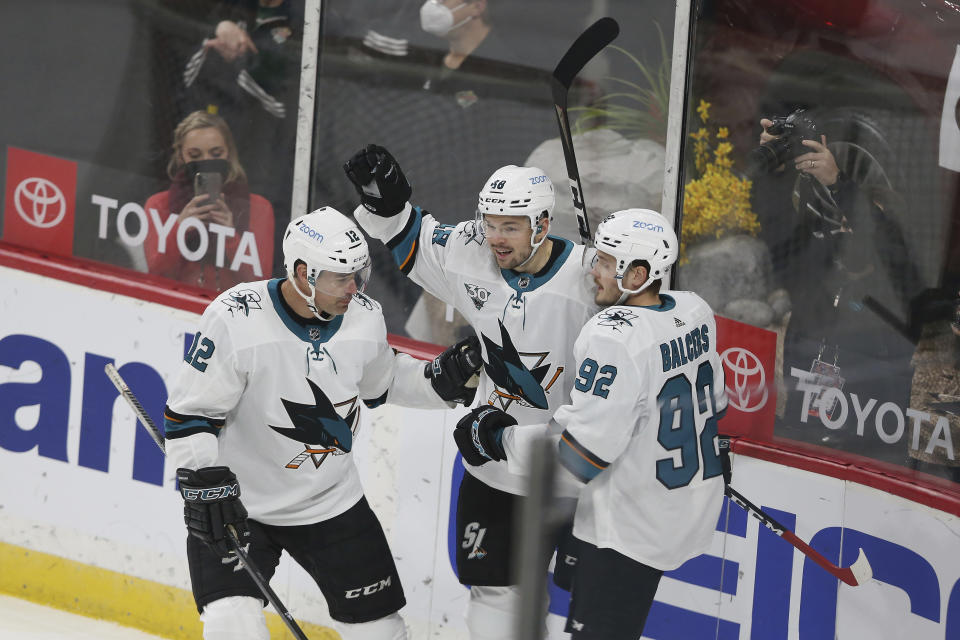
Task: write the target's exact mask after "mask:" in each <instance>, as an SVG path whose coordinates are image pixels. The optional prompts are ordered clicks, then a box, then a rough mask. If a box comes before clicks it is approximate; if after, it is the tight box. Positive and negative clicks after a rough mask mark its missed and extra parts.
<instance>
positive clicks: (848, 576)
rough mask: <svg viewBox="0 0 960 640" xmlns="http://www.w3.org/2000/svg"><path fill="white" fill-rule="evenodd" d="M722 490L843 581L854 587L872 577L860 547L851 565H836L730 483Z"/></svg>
mask: <svg viewBox="0 0 960 640" xmlns="http://www.w3.org/2000/svg"><path fill="white" fill-rule="evenodd" d="M724 491H725V493H726V494H727V497H729V498H730V500H732V501H733V502H735V503H737V504H738V505H740V506H741V507H742V508H743V509H744V511H746V512H747V513H749V514H750V515H752V516H753V517H754V518H756V519H757V520H759V521H760V522H761V523H763V526H765V527H766V528H767V529H769V530H770V531H772V532H773V533H775V534H777V535H778V536H780V537H781V538H783V539H784V540H786V541H787V542H789V543H790V544H792V545H793V546H794V547H796V548H797V550H799V551H800V553H802V554H804V555H805V556H807V557H808V558H810V559H811V560H813V561H814V562H816V563H817V564H818V565H820V566H821V567H823V568H824V569H826V570H827V571H828V572H830V573H831V574H833V575H834V576H836V577H837V578H838V579H840V580H842V581H843V582H845V583H847V584H849V585H850V586H852V587H856V586H857V585H861V584H863V583H864V582H866V581H867V580H869V579H870V578H872V577H873V569H872V568H871V567H870V561H869V560H867V556H866V554H864V553H863V549H860V553H859V554H858V555H857V560H856V562H854V563H853V564H852V565H850V566H849V567H838V566H837V565H835V564H833V563H832V562H830V561H829V560H827V559H826V558H825V557H824V556H823V555H822V554H820V553H819V552H818V551H816V550H814V549H813V548H812V547H811V546H810V545H808V544H807V543H806V542H804V541H803V540H801V539H800V538H798V537H797V535H796V534H795V533H794V532H793V531H790V529H787V528H786V527H785V526H783V525H782V524H780V523H779V522H777V521H776V520H774V519H773V518H772V517H771V516H770V515H769V514H767V513H765V512H764V511H763V509H761V508H760V507H758V506H756V505H755V504H753V503H752V502H750V501H749V500H747V499H746V498H744V497H743V495H742V494H741V493H740V492H739V491H737V490H736V489H734V488H733V487H731V486H730V485H726V489H725V490H724Z"/></svg>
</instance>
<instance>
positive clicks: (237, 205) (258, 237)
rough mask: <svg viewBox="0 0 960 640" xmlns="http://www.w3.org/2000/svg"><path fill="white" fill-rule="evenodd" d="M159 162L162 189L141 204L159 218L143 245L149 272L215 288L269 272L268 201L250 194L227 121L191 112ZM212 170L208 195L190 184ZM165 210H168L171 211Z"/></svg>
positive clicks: (271, 226)
mask: <svg viewBox="0 0 960 640" xmlns="http://www.w3.org/2000/svg"><path fill="white" fill-rule="evenodd" d="M172 146H173V153H172V155H171V157H170V162H169V163H168V165H167V174H168V175H169V176H170V178H171V180H172V183H171V185H170V188H168V189H167V190H166V191H161V192H160V193H155V194H153V195H152V196H150V198H149V199H148V200H147V202H146V204H145V205H144V208H145V209H146V211H147V212H148V215H150V216H153V215H154V212H156V215H158V216H159V220H161V221H163V226H162V228H161V231H160V233H161V234H163V236H162V237H161V238H159V241H158V238H157V229H156V225H151V226H150V230H149V236H150V237H148V240H147V242H146V244H145V248H146V257H147V266H148V269H149V272H150V273H152V274H156V275H160V276H164V277H167V278H173V279H175V280H179V281H180V282H182V283H184V284H189V285H193V286H198V287H203V288H207V289H215V290H217V291H222V290H224V289H227V288H229V287H231V286H233V285H234V284H236V283H238V282H247V281H251V280H259V279H262V278H265V277H269V275H270V269H271V265H272V261H273V230H274V219H273V207H272V206H271V205H270V203H269V202H268V201H267V200H266V199H265V198H263V197H262V196H259V195H257V194H255V193H250V189H249V187H248V186H247V176H246V174H245V173H244V170H243V167H242V166H240V162H239V159H238V156H237V147H236V144H235V143H234V141H233V135H232V134H231V133H230V128H229V127H228V126H227V124H226V122H224V121H223V119H222V118H220V117H218V116H215V115H212V114H209V113H206V112H204V111H194V112H193V113H191V114H190V115H188V116H187V117H186V118H184V119H183V120H182V121H181V122H180V124H178V125H177V128H176V129H175V130H174V135H173V145H172ZM201 173H202V174H216V175H219V176H220V179H221V181H222V188H221V189H220V195H219V197H218V198H217V199H216V200H215V201H211V199H210V197H209V195H207V194H206V193H200V194H199V195H198V192H197V190H196V181H197V174H201ZM171 214H173V215H171Z"/></svg>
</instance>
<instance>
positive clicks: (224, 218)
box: [206, 195, 234, 227]
mask: <svg viewBox="0 0 960 640" xmlns="http://www.w3.org/2000/svg"><path fill="white" fill-rule="evenodd" d="M206 219H207V221H208V222H216V223H217V224H219V225H223V226H224V227H233V226H234V225H233V211H230V207H228V206H227V201H226V200H224V199H223V196H222V195H221V196H220V197H219V198H217V202H216V203H215V204H214V205H213V208H212V209H210V213H209V214H208V215H207V218H206Z"/></svg>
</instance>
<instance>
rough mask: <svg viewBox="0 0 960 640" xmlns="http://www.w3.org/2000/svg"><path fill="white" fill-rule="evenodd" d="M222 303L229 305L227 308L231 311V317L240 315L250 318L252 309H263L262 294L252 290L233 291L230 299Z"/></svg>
mask: <svg viewBox="0 0 960 640" xmlns="http://www.w3.org/2000/svg"><path fill="white" fill-rule="evenodd" d="M220 302H222V303H223V304H225V305H227V308H228V309H230V315H231V316H232V315H236V314H240V313H242V314H243V315H244V316H249V315H250V310H251V309H262V308H263V307H261V306H260V294H259V293H257V292H256V291H253V290H252V289H242V290H240V291H231V292H230V295H229V297H227V298H225V299H223V300H221V301H220Z"/></svg>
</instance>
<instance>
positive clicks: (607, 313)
mask: <svg viewBox="0 0 960 640" xmlns="http://www.w3.org/2000/svg"><path fill="white" fill-rule="evenodd" d="M638 318H639V315H638V314H637V312H635V311H633V310H631V309H630V308H629V307H620V306H613V307H608V308H606V309H604V310H603V311H601V312H600V313H598V314H597V315H595V316H594V317H593V323H592V324H593V325H594V326H595V327H597V330H598V331H601V332H602V331H604V330H606V331H609V332H613V333H624V332H626V331H629V330H631V329H633V327H635V326H636V325H637V319H638Z"/></svg>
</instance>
